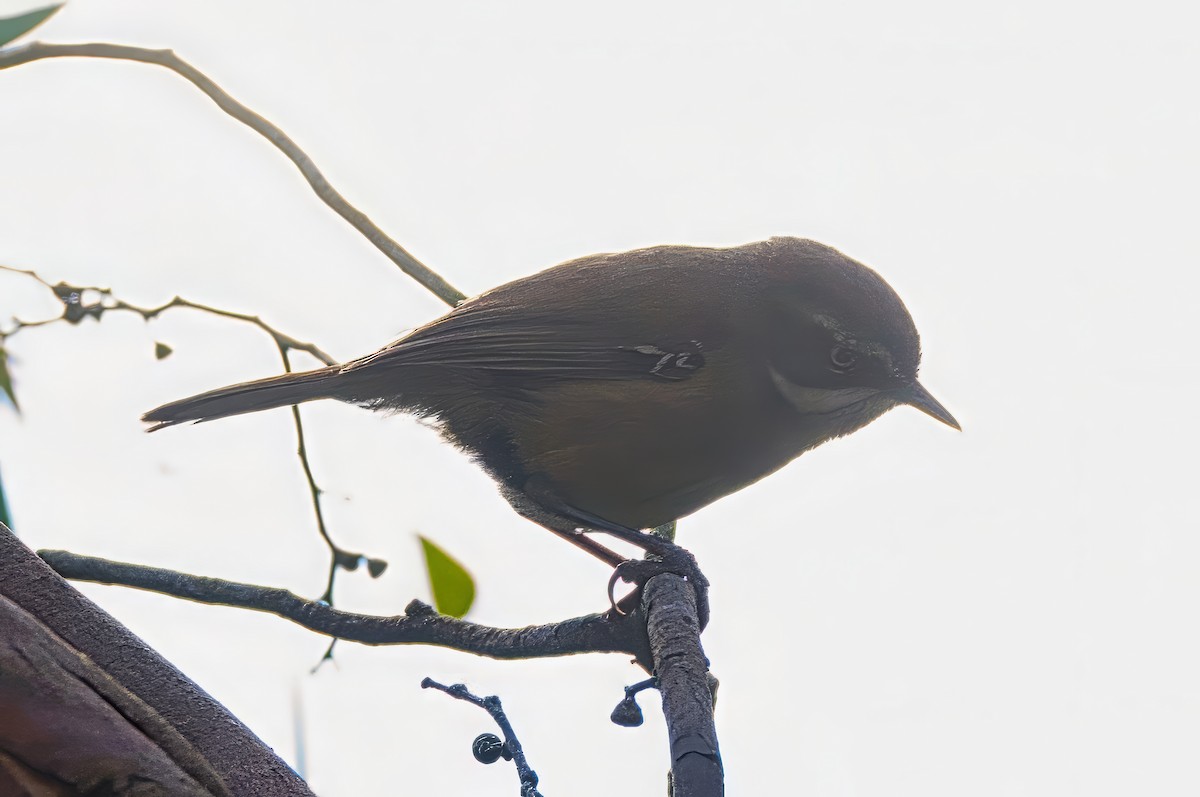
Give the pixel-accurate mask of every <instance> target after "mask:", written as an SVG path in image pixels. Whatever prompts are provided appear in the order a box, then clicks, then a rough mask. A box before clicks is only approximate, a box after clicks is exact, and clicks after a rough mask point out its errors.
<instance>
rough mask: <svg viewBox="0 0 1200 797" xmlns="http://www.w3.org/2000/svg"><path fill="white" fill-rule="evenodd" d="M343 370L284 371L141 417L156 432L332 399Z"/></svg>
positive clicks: (183, 400) (335, 368)
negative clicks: (297, 372)
mask: <svg viewBox="0 0 1200 797" xmlns="http://www.w3.org/2000/svg"><path fill="white" fill-rule="evenodd" d="M340 370H341V366H340V365H331V366H329V367H328V368H318V369H317V370H315V371H305V372H303V373H299V374H282V375H281V376H271V377H267V378H266V379H256V380H254V381H253V382H242V383H240V384H237V385H230V386H229V387H222V388H218V389H216V390H210V391H208V392H207V393H201V394H199V395H197V396H192V397H190V398H185V399H180V400H179V401H172V402H171V403H170V404H164V405H162V406H161V407H158V408H157V409H153V410H150V411H149V412H147V413H146V414H145V415H143V416H142V420H143V421H145V422H146V423H152V424H154V425H153V426H151V427H150V428H149V429H147V430H146V431H148V432H153V431H155V430H157V429H162V428H164V427H167V426H174V425H175V424H177V423H186V422H188V421H197V422H199V421H211V420H214V419H216V418H225V417H227V416H230V415H241V414H242V413H246V412H258V411H259V410H270V409H274V408H275V407H287V406H289V405H292V404H300V403H301V402H304V401H312V400H313V399H321V398H332V397H333V393H332V390H333V385H334V384H335V381H336V378H337V375H338V372H339V371H340Z"/></svg>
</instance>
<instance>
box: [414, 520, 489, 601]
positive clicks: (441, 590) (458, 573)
mask: <svg viewBox="0 0 1200 797" xmlns="http://www.w3.org/2000/svg"><path fill="white" fill-rule="evenodd" d="M420 540H421V550H423V551H424V552H425V569H426V570H427V571H428V572H429V586H430V587H431V588H432V589H433V605H434V606H435V607H437V610H438V611H439V612H441V613H442V614H448V615H450V616H451V617H462V616H463V615H465V614H466V613H467V611H468V610H469V609H470V608H471V603H472V602H474V600H475V581H474V579H472V578H471V574H470V573H468V572H467V570H466V568H464V567H463V566H462V565H461V564H459V563H458V562H457V561H455V560H454V559H453V558H451V556H450V555H449V554H448V553H446V552H445V551H443V550H442V549H441V548H439V547H438V546H437V545H436V544H435V543H434V542H432V541H431V540H429V539H427V538H425V537H420Z"/></svg>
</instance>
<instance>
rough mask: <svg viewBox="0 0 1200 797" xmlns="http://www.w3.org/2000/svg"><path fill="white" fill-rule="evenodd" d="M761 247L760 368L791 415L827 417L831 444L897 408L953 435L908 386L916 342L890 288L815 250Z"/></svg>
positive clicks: (934, 406) (860, 268)
mask: <svg viewBox="0 0 1200 797" xmlns="http://www.w3.org/2000/svg"><path fill="white" fill-rule="evenodd" d="M764 246H765V247H767V248H768V252H766V253H764V254H766V255H767V257H766V260H767V262H769V263H770V269H769V283H768V284H769V289H770V296H769V298H768V299H767V307H766V312H765V314H764V321H765V323H766V325H767V331H768V332H767V336H768V340H769V343H768V346H767V351H766V352H765V354H766V361H767V368H768V371H769V374H770V378H771V382H772V383H773V385H774V387H775V389H776V390H778V392H779V394H780V395H781V396H782V397H783V398H784V399H785V400H786V401H787V403H788V404H790V405H791V406H792V408H793V409H794V410H795V411H796V412H799V413H801V414H803V415H811V416H821V415H824V416H828V418H829V421H830V425H831V427H834V428H832V430H831V431H832V434H831V436H835V435H837V434H844V433H846V431H852V430H853V429H854V428H858V427H859V426H861V425H862V424H863V423H866V422H868V421H870V420H871V419H873V418H875V417H877V416H878V415H880V414H882V413H883V412H885V411H886V410H888V409H890V408H891V407H894V406H896V405H899V404H908V405H910V406H913V407H916V408H917V409H919V410H921V411H922V412H924V413H926V414H928V415H930V416H932V417H933V418H936V419H937V420H939V421H941V422H942V423H944V424H946V425H948V426H951V427H953V428H955V429H961V427H960V426H959V424H958V421H956V420H955V419H954V416H952V415H951V414H950V413H949V411H947V410H946V408H945V407H943V406H942V405H941V403H939V402H938V400H937V399H935V398H934V397H933V396H932V395H931V394H930V393H929V391H927V390H926V389H925V388H924V386H922V385H921V383H920V382H919V381H917V370H918V367H919V366H920V362H921V342H920V337H919V335H918V334H917V328H916V326H915V325H914V324H913V320H912V316H910V315H909V313H908V310H907V308H905V306H904V303H903V302H901V301H900V297H899V296H897V295H896V292H895V291H894V290H892V288H891V286H890V285H888V284H887V283H886V282H884V281H883V279H882V278H881V277H880V276H879V275H878V274H876V273H875V272H874V271H872V270H871V269H869V268H867V267H866V266H864V265H863V264H861V263H859V262H857V261H855V260H852V259H851V258H849V257H846V256H845V255H843V254H842V253H841V252H838V251H837V250H836V249H832V248H830V247H828V246H824V245H822V244H819V243H816V242H815V241H806V240H801V239H797V238H772V239H771V240H770V241H768V242H766V244H764ZM843 425H845V426H846V427H847V428H846V429H845V430H843V429H841V428H838V427H841V426H843Z"/></svg>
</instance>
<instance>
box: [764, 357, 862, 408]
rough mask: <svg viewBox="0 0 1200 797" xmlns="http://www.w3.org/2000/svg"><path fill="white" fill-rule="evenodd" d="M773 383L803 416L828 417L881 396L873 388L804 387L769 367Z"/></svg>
mask: <svg viewBox="0 0 1200 797" xmlns="http://www.w3.org/2000/svg"><path fill="white" fill-rule="evenodd" d="M768 369H769V370H770V372H771V382H772V383H773V384H774V385H775V389H776V390H778V391H779V394H780V395H781V396H783V398H784V399H785V400H786V401H787V403H788V404H790V405H792V409H794V410H796V412H799V413H801V414H802V415H828V414H830V413H834V412H838V411H840V410H845V409H848V408H850V407H853V406H854V405H856V404H861V403H862V402H864V401H867V400H869V399H871V398H873V397H874V396H877V395H878V394H879V391H878V390H876V389H875V388H873V387H843V388H824V387H804V386H803V385H797V384H795V383H794V382H790V381H788V378H787V377H786V376H784V375H783V374H781V373H779V371H777V370H775V368H774V366H768Z"/></svg>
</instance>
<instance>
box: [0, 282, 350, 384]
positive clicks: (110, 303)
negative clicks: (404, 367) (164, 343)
mask: <svg viewBox="0 0 1200 797" xmlns="http://www.w3.org/2000/svg"><path fill="white" fill-rule="evenodd" d="M0 271H7V272H9V273H11V274H21V275H24V276H26V277H29V278H30V279H32V280H34V281H35V282H37V283H38V284H40V285H42V286H43V287H45V288H46V289H47V290H49V291H50V292H51V293H53V294H54V296H55V298H56V299H58V301H60V302H61V303H62V305H63V310H62V312H61V313H59V314H58V315H56V316H54V317H53V318H43V319H40V320H37V321H22V320H21V319H20V318H13V319H12V326H11V327H9V328H8V329H0V339H4V338H10V337H12V336H13V335H15V334H16V333H18V332H20V331H21V330H22V329H28V328H30V327H40V326H45V325H46V324H53V323H55V322H59V321H66V322H67V323H69V324H78V323H79V322H80V321H82V320H83V319H85V318H94V319H96V320H99V319H100V317H101V316H102V315H104V314H105V313H108V312H130V313H136V314H137V315H139V316H141V317H142V318H143V319H144V320H146V321H152V320H154V319H155V318H157V317H158V316H160V315H162V314H163V313H165V312H166V311H167V310H170V309H172V308H176V307H180V308H187V309H190V310H198V311H200V312H202V313H208V314H209V315H215V316H220V317H221V318H230V319H233V320H234V321H243V322H245V323H247V324H252V325H254V326H256V327H258V328H259V329H261V330H262V331H263V332H265V333H267V335H269V336H270V337H271V340H273V341H274V342H275V345H276V346H278V347H279V348H281V349H283V350H286V351H302V352H305V353H306V354H310V355H312V356H313V357H315V358H316V359H318V360H320V361H321V362H322V363H324V364H325V365H336V364H337V362H338V361H337V360H335V359H334V358H333V356H331V355H330V354H328V353H326V352H325V351H324V350H322V349H321V348H320V347H319V346H317V345H316V344H315V343H306V342H305V341H302V340H298V339H296V338H294V337H292V336H291V335H288V334H286V333H284V332H281V331H280V330H278V329H276V328H275V327H273V326H271V325H270V324H268V323H267V322H265V321H263V320H262V319H261V318H259V317H258V316H256V315H250V314H248V313H238V312H234V311H233V310H222V309H221V308H219V307H212V306H211V305H207V304H201V303H200V302H193V301H191V300H190V299H184V298H183V297H181V296H176V297H175V298H173V299H171V300H170V301H168V302H164V303H163V304H160V305H157V306H155V307H141V306H139V305H135V304H132V303H130V302H127V301H125V300H124V299H118V298H117V297H116V296H114V295H113V292H112V290H111V289H110V288H101V287H98V286H95V285H71V284H68V283H66V282H59V283H57V284H53V283H51V282H50V281H49V280H47V279H45V278H43V277H42V276H41V275H39V274H38V273H37V272H36V271H32V270H30V269H24V268H15V267H13V266H5V265H0ZM88 293H96V294H98V295H99V296H100V299H99V300H98V301H96V302H92V303H90V304H85V303H84V297H85V296H86V295H87V294H88Z"/></svg>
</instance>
